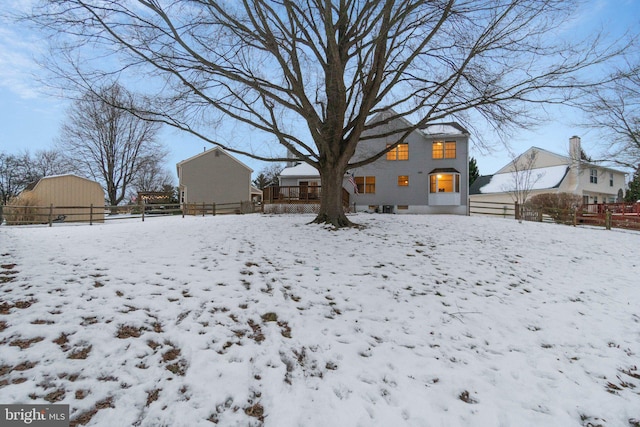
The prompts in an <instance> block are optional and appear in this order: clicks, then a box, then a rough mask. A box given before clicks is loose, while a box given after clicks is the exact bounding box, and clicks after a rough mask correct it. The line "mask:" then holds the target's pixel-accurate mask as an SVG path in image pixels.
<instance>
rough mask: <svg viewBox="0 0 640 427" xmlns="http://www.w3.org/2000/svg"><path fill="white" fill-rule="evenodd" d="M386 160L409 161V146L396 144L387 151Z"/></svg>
mask: <svg viewBox="0 0 640 427" xmlns="http://www.w3.org/2000/svg"><path fill="white" fill-rule="evenodd" d="M389 145H391V144H389ZM389 145H387V147H389ZM387 160H409V144H406V143H405V144H398V146H397V147H396V148H394V149H392V150H391V151H388V152H387Z"/></svg>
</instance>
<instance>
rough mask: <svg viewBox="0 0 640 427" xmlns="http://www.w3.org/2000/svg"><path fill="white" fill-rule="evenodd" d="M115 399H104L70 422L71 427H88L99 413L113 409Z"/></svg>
mask: <svg viewBox="0 0 640 427" xmlns="http://www.w3.org/2000/svg"><path fill="white" fill-rule="evenodd" d="M113 407H114V406H113V398H112V397H107V398H106V399H102V400H101V401H99V402H96V404H95V405H94V406H93V408H91V409H89V410H88V411H85V412H83V413H81V414H80V415H78V416H77V417H76V418H74V419H73V420H71V421H70V422H69V427H77V426H79V425H82V426H84V425H87V424H88V423H89V422H90V421H91V419H92V418H93V417H94V415H95V414H97V413H98V411H99V410H101V409H107V408H113Z"/></svg>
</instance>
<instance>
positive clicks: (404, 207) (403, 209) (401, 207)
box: [398, 205, 409, 211]
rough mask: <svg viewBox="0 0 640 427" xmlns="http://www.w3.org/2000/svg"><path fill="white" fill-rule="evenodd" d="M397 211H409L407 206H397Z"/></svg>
mask: <svg viewBox="0 0 640 427" xmlns="http://www.w3.org/2000/svg"><path fill="white" fill-rule="evenodd" d="M398 210H399V211H406V210H409V205H398Z"/></svg>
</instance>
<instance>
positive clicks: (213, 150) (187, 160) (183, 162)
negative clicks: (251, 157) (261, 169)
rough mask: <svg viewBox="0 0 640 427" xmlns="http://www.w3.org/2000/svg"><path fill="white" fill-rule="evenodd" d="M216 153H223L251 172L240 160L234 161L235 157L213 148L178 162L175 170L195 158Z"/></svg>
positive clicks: (220, 149) (218, 148)
mask: <svg viewBox="0 0 640 427" xmlns="http://www.w3.org/2000/svg"><path fill="white" fill-rule="evenodd" d="M216 151H218V152H221V153H224V154H225V155H227V156H229V158H230V159H232V160H235V161H236V163H238V164H239V165H240V166H242V167H244V168H246V169H248V170H249V171H251V172H253V169H251V168H250V167H249V166H247V165H245V164H244V163H242V162H241V161H240V160H238V159H236V158H235V157H233V156H232V155H231V154H229V153H228V152H226V151H225V150H223V149H222V148H220V147H214V148H212V149H211V150H206V151H203V152H202V153H199V154H196V155H195V156H191V157H189V158H188V159H184V160H182V161H181V162H178V163H177V164H176V168H177V169H179V168H180V166H182V165H184V164H185V163H189V162H190V161H191V160H193V159H196V158H198V157H201V156H205V155H209V154H211V153H213V152H216Z"/></svg>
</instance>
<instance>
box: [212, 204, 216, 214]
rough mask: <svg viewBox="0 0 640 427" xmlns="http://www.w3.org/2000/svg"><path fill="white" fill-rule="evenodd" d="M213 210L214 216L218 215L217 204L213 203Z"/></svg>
mask: <svg viewBox="0 0 640 427" xmlns="http://www.w3.org/2000/svg"><path fill="white" fill-rule="evenodd" d="M211 210H212V211H213V216H216V204H215V203H211Z"/></svg>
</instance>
